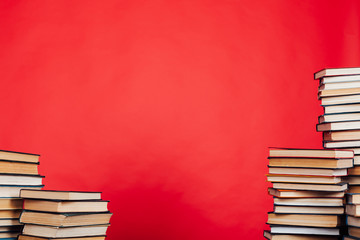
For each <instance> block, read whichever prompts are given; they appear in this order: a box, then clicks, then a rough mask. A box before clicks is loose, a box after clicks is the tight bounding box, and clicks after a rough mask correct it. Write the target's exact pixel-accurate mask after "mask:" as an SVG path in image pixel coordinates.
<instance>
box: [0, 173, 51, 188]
mask: <svg viewBox="0 0 360 240" xmlns="http://www.w3.org/2000/svg"><path fill="white" fill-rule="evenodd" d="M43 178H44V176H40V175H23V174H4V173H3V174H0V184H1V185H29V186H38V185H42V179H43Z"/></svg>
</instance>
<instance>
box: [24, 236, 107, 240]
mask: <svg viewBox="0 0 360 240" xmlns="http://www.w3.org/2000/svg"><path fill="white" fill-rule="evenodd" d="M105 237H106V236H93V237H66V238H48V237H34V236H29V235H19V238H18V240H55V239H56V240H105Z"/></svg>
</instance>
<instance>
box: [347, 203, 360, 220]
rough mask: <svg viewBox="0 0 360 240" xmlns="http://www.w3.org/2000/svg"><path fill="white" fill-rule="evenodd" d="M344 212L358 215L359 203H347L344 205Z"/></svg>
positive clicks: (359, 213) (359, 214)
mask: <svg viewBox="0 0 360 240" xmlns="http://www.w3.org/2000/svg"><path fill="white" fill-rule="evenodd" d="M346 214H348V215H350V216H355V217H360V205H357V204H347V205H346Z"/></svg>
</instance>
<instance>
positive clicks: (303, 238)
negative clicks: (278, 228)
mask: <svg viewBox="0 0 360 240" xmlns="http://www.w3.org/2000/svg"><path fill="white" fill-rule="evenodd" d="M264 237H265V238H266V239H269V240H339V237H337V236H319V235H318V236H316V235H303V234H302V235H299V234H291V235H290V234H276V233H275V234H274V233H271V232H270V231H264Z"/></svg>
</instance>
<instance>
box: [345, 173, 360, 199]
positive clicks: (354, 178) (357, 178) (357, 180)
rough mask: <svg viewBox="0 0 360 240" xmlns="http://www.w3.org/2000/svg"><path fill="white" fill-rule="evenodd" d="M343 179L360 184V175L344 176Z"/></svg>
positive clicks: (349, 182)
mask: <svg viewBox="0 0 360 240" xmlns="http://www.w3.org/2000/svg"><path fill="white" fill-rule="evenodd" d="M343 180H344V182H346V183H347V184H349V185H360V176H347V177H343ZM359 204H360V203H359Z"/></svg>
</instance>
